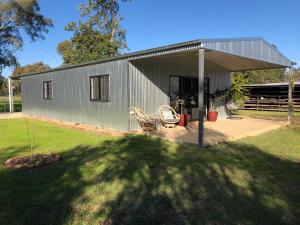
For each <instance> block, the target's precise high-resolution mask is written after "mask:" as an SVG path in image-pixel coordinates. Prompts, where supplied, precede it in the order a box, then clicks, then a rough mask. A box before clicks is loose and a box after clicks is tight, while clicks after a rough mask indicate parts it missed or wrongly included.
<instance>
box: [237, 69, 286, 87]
mask: <svg viewBox="0 0 300 225" xmlns="http://www.w3.org/2000/svg"><path fill="white" fill-rule="evenodd" d="M235 76H238V77H239V76H242V77H243V78H244V81H243V82H244V83H245V84H264V83H276V82H282V81H285V80H286V74H285V69H267V70H252V71H245V72H235V73H233V78H234V77H235Z"/></svg>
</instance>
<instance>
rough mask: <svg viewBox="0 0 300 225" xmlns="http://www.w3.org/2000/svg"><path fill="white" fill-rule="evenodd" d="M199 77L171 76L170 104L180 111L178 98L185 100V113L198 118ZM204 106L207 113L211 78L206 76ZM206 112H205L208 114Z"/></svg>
mask: <svg viewBox="0 0 300 225" xmlns="http://www.w3.org/2000/svg"><path fill="white" fill-rule="evenodd" d="M198 85H199V84H198V78H197V77H190V76H170V77H169V96H170V105H171V106H172V107H173V108H175V109H176V111H177V112H178V113H179V111H180V109H179V108H178V107H177V108H176V101H177V100H178V99H184V100H185V102H186V103H185V107H184V108H185V113H188V114H190V115H191V117H192V118H193V119H197V118H198ZM204 106H205V109H206V113H207V111H208V107H209V78H204ZM206 113H205V114H206Z"/></svg>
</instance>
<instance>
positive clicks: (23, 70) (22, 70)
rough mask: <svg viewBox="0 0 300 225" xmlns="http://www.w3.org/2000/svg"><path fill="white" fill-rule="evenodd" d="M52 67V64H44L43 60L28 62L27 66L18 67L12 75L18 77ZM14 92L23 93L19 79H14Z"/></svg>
mask: <svg viewBox="0 0 300 225" xmlns="http://www.w3.org/2000/svg"><path fill="white" fill-rule="evenodd" d="M49 69H51V68H50V66H48V65H46V64H44V63H43V62H37V63H33V64H28V65H26V66H21V67H17V68H15V69H14V71H13V72H12V77H16V76H18V75H22V74H29V73H38V72H43V71H46V70H49ZM13 87H14V94H16V95H18V94H20V93H21V85H20V81H19V80H14V81H13Z"/></svg>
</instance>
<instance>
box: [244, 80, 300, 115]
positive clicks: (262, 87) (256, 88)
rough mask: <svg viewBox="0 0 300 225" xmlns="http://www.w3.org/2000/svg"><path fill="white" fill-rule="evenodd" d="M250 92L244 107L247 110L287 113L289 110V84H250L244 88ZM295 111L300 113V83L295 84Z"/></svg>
mask: <svg viewBox="0 0 300 225" xmlns="http://www.w3.org/2000/svg"><path fill="white" fill-rule="evenodd" d="M244 87H245V88H246V89H247V91H248V96H249V99H248V100H247V101H246V103H245V105H244V109H245V110H263V111H287V109H288V89H289V84H288V82H282V83H268V84H250V85H245V86H244ZM293 103H294V108H295V111H300V82H299V81H298V82H296V83H295V87H294V90H293Z"/></svg>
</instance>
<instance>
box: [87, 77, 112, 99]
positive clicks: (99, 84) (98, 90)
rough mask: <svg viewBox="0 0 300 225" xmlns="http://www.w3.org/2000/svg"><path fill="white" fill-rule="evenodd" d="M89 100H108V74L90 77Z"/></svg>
mask: <svg viewBox="0 0 300 225" xmlns="http://www.w3.org/2000/svg"><path fill="white" fill-rule="evenodd" d="M90 84H91V100H100V101H109V75H101V76H93V77H91V78H90Z"/></svg>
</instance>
